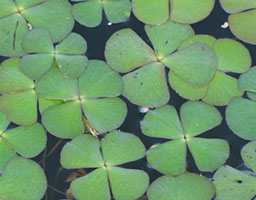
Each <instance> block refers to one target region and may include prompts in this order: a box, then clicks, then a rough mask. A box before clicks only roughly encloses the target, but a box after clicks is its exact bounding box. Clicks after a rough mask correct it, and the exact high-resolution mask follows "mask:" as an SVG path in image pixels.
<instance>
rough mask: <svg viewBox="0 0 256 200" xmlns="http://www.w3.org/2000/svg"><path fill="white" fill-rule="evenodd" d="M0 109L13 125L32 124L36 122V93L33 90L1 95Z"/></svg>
mask: <svg viewBox="0 0 256 200" xmlns="http://www.w3.org/2000/svg"><path fill="white" fill-rule="evenodd" d="M0 109H1V110H2V111H3V112H4V113H5V114H6V116H7V117H8V119H9V120H10V121H12V122H14V123H15V124H19V125H31V124H34V123H35V122H36V121H37V96H36V93H35V91H34V90H27V91H24V92H18V93H9V94H5V95H2V96H0ZM24 114H25V115H24Z"/></svg>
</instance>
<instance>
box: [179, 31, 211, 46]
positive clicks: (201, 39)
mask: <svg viewBox="0 0 256 200" xmlns="http://www.w3.org/2000/svg"><path fill="white" fill-rule="evenodd" d="M195 42H202V43H204V44H207V45H208V46H209V47H212V48H214V43H215V42H216V38H215V37H213V36H211V35H204V34H199V35H194V36H192V37H190V38H188V39H187V40H185V41H183V42H182V43H181V44H180V46H179V49H184V48H185V47H187V46H189V45H191V44H193V43H195Z"/></svg>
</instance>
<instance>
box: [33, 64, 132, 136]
mask: <svg viewBox="0 0 256 200" xmlns="http://www.w3.org/2000/svg"><path fill="white" fill-rule="evenodd" d="M122 87H123V86H122V79H121V76H120V75H119V74H118V73H116V72H114V71H113V70H111V69H110V68H109V66H108V65H107V64H106V63H105V62H103V61H98V60H91V61H89V64H88V67H87V69H86V71H85V73H84V74H83V75H82V76H81V77H80V78H79V79H72V78H69V77H65V76H63V75H62V73H61V72H60V69H59V68H57V67H53V68H52V69H51V70H49V71H48V72H46V73H45V74H44V75H43V76H42V77H41V78H40V79H39V81H38V82H37V85H36V92H37V95H38V96H39V97H41V98H44V100H43V101H42V100H41V103H43V105H42V106H41V110H42V109H43V112H42V122H43V124H44V126H45V128H46V129H47V130H48V131H49V132H50V133H51V134H53V135H55V136H58V137H62V138H73V137H74V136H76V135H78V134H81V133H83V132H84V131H85V128H86V129H87V130H88V131H90V132H92V133H94V134H97V133H103V132H108V131H111V130H114V129H116V128H118V127H119V126H120V125H121V124H122V123H123V121H124V119H125V117H126V113H127V108H126V105H125V103H124V102H123V101H122V100H121V99H119V98H118V97H117V96H118V95H120V93H121V91H122ZM45 99H47V100H45ZM49 100H51V102H49ZM85 126H86V127H85Z"/></svg>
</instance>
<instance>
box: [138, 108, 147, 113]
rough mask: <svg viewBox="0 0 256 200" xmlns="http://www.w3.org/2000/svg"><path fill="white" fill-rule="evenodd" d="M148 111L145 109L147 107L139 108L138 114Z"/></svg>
mask: <svg viewBox="0 0 256 200" xmlns="http://www.w3.org/2000/svg"><path fill="white" fill-rule="evenodd" d="M148 111H149V108H147V107H139V112H140V113H146V112H148Z"/></svg>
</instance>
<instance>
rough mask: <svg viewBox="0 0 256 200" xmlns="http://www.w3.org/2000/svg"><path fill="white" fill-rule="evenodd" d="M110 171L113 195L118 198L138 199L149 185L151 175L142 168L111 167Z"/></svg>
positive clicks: (125, 199)
mask: <svg viewBox="0 0 256 200" xmlns="http://www.w3.org/2000/svg"><path fill="white" fill-rule="evenodd" d="M108 173H109V181H110V184H111V190H112V193H113V196H114V198H115V199H118V200H135V199H138V198H139V197H140V196H142V195H143V194H144V193H145V192H146V190H147V187H148V185H149V177H148V175H147V173H146V172H144V171H142V170H136V169H123V168H120V167H109V168H108Z"/></svg>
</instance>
